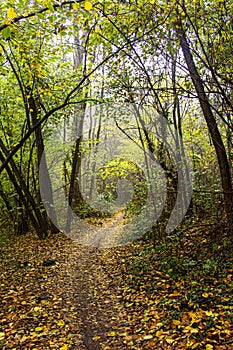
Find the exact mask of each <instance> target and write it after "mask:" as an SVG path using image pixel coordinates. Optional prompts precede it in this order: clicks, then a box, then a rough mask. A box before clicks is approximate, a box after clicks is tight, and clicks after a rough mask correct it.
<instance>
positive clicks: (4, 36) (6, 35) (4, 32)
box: [2, 26, 11, 39]
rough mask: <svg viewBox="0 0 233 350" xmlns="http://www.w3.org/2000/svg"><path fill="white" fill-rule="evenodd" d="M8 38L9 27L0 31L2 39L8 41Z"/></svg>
mask: <svg viewBox="0 0 233 350" xmlns="http://www.w3.org/2000/svg"><path fill="white" fill-rule="evenodd" d="M10 36H11V29H10V27H9V26H8V27H6V28H4V29H3V31H2V37H3V38H4V39H8V38H9V37H10Z"/></svg>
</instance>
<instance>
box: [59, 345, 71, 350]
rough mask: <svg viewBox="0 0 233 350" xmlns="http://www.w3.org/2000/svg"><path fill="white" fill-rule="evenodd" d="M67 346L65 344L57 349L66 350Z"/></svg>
mask: <svg viewBox="0 0 233 350" xmlns="http://www.w3.org/2000/svg"><path fill="white" fill-rule="evenodd" d="M68 349H69V347H68V345H67V344H65V345H63V346H62V347H61V348H59V350H68Z"/></svg>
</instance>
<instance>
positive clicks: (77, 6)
mask: <svg viewBox="0 0 233 350" xmlns="http://www.w3.org/2000/svg"><path fill="white" fill-rule="evenodd" d="M73 9H74V10H79V4H77V3H76V2H75V3H74V4H73Z"/></svg>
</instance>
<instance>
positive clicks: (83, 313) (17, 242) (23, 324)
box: [0, 224, 233, 350]
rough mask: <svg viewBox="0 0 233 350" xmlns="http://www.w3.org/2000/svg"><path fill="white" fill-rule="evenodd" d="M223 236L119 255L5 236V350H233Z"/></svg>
mask: <svg viewBox="0 0 233 350" xmlns="http://www.w3.org/2000/svg"><path fill="white" fill-rule="evenodd" d="M219 230H220V228H218V227H217V226H206V224H205V225H204V226H203V227H201V226H199V227H198V228H197V227H191V226H190V227H189V229H188V230H187V231H180V232H178V233H176V234H174V235H173V236H171V237H170V238H169V239H168V240H167V241H166V242H164V243H160V244H158V243H157V244H152V243H151V242H150V241H145V240H144V241H138V242H136V243H134V244H130V245H125V246H122V247H118V248H112V249H98V248H94V247H93V248H91V247H84V246H81V245H80V244H78V243H77V242H73V241H71V240H70V239H68V238H67V237H65V236H63V235H62V234H58V235H55V236H52V237H49V238H47V239H45V240H39V239H37V237H36V236H35V235H33V234H27V235H25V236H19V237H9V238H6V237H5V238H4V237H2V238H1V240H0V253H1V255H0V268H1V270H0V277H1V279H0V286H1V289H0V349H7V350H8V349H24V350H29V349H30V350H45V349H60V350H65V349H75V350H85V349H90V350H95V349H103V350H107V349H120V350H121V349H152V350H154V349H175V350H176V349H206V350H211V349H216V350H224V349H233V340H232V339H233V322H232V321H233V298H232V296H233V295H232V294H233V293H232V292H233V282H232V277H233V260H232V242H231V241H230V240H229V238H228V232H227V231H226V230H224V229H222V231H221V233H220V231H219ZM207 232H208V234H207ZM216 234H219V236H218V237H220V236H221V242H220V241H218V239H217V238H216Z"/></svg>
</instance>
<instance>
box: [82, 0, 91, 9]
mask: <svg viewBox="0 0 233 350" xmlns="http://www.w3.org/2000/svg"><path fill="white" fill-rule="evenodd" d="M84 8H85V10H87V11H91V9H92V4H91V2H90V1H85V2H84Z"/></svg>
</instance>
